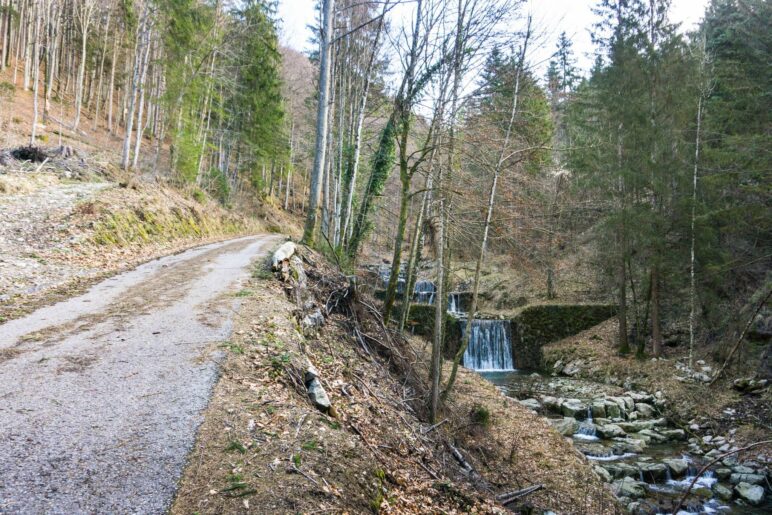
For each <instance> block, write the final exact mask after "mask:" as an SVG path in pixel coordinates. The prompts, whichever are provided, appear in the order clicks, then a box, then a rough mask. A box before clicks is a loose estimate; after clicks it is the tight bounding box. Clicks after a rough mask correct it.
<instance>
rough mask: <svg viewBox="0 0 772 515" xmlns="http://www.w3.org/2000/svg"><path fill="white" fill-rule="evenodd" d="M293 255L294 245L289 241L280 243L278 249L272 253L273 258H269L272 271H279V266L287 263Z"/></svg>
mask: <svg viewBox="0 0 772 515" xmlns="http://www.w3.org/2000/svg"><path fill="white" fill-rule="evenodd" d="M294 254H295V244H294V243H292V242H291V241H287V242H284V243H282V244H281V245H280V246H279V248H278V249H276V251H275V252H274V253H273V257H272V258H271V265H272V267H273V269H274V270H279V269H280V268H281V264H282V263H283V262H284V261H289V258H291V257H292V256H293V255H294Z"/></svg>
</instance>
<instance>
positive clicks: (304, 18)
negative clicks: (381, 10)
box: [279, 0, 708, 76]
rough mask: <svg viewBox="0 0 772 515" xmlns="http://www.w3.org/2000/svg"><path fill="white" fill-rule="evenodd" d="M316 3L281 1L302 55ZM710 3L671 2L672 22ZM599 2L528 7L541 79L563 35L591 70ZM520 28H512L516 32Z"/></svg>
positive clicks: (285, 36) (287, 33) (536, 0)
mask: <svg viewBox="0 0 772 515" xmlns="http://www.w3.org/2000/svg"><path fill="white" fill-rule="evenodd" d="M314 3H315V0H279V17H280V18H281V19H282V29H281V36H280V37H281V40H282V42H283V43H284V44H286V45H288V46H290V47H292V48H294V49H296V50H300V51H304V50H306V49H307V47H308V38H309V35H310V31H309V30H308V28H307V25H308V24H316V23H317V21H316V12H315V10H314ZM707 3H708V0H672V8H671V20H672V21H674V22H679V23H681V27H682V29H683V30H689V29H691V28H693V27H694V26H695V24H696V23H698V22H699V20H700V18H701V17H702V15H703V13H704V11H705V6H706V5H707ZM596 4H597V0H529V1H528V2H527V5H526V7H525V9H526V12H527V10H530V12H531V13H532V14H533V20H534V25H535V26H538V27H540V28H541V32H542V38H543V44H541V45H539V46H538V47H536V48H535V49H534V51H533V52H532V54H531V55H530V59H529V61H530V62H531V63H532V66H533V67H534V68H535V69H536V75H537V76H542V75H543V74H544V71H545V70H546V67H547V62H548V61H549V58H550V56H551V55H552V53H553V52H554V51H555V43H556V41H557V39H558V36H559V35H560V33H561V32H562V31H565V32H566V34H567V36H568V37H569V39H571V40H572V41H573V49H574V54H575V55H576V57H577V64H578V66H579V67H580V68H581V69H583V70H585V71H587V70H589V69H590V67H591V66H592V62H593V58H592V54H593V50H594V49H593V45H592V42H591V40H590V29H591V28H592V25H593V23H594V22H595V19H596V18H595V15H594V14H593V13H592V7H593V6H594V5H596ZM400 9H401V12H399V11H397V10H395V11H394V12H395V15H394V16H393V17H392V23H395V21H398V20H399V19H402V20H409V18H410V13H409V7H407V6H405V7H403V6H400ZM516 28H517V27H513V29H516Z"/></svg>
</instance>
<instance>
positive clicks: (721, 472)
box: [715, 467, 732, 479]
mask: <svg viewBox="0 0 772 515" xmlns="http://www.w3.org/2000/svg"><path fill="white" fill-rule="evenodd" d="M715 474H716V477H717V478H719V479H729V476H730V475H732V469H728V468H725V467H721V468H719V469H716V471H715Z"/></svg>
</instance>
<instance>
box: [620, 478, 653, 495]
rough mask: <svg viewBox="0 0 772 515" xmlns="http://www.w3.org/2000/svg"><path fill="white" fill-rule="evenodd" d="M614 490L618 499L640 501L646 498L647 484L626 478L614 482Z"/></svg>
mask: <svg viewBox="0 0 772 515" xmlns="http://www.w3.org/2000/svg"><path fill="white" fill-rule="evenodd" d="M613 490H614V493H615V494H616V496H617V497H629V498H630V499H640V498H641V497H644V496H646V488H645V483H641V482H640V481H636V480H635V479H632V478H629V477H626V478H624V479H620V480H618V481H614V483H613Z"/></svg>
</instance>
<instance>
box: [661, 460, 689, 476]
mask: <svg viewBox="0 0 772 515" xmlns="http://www.w3.org/2000/svg"><path fill="white" fill-rule="evenodd" d="M662 462H663V463H664V464H665V465H667V468H669V469H670V473H671V474H672V475H673V477H681V476H682V475H683V474H685V473H686V471H687V469H688V468H689V464H688V463H687V462H686V460H681V459H668V460H662Z"/></svg>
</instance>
